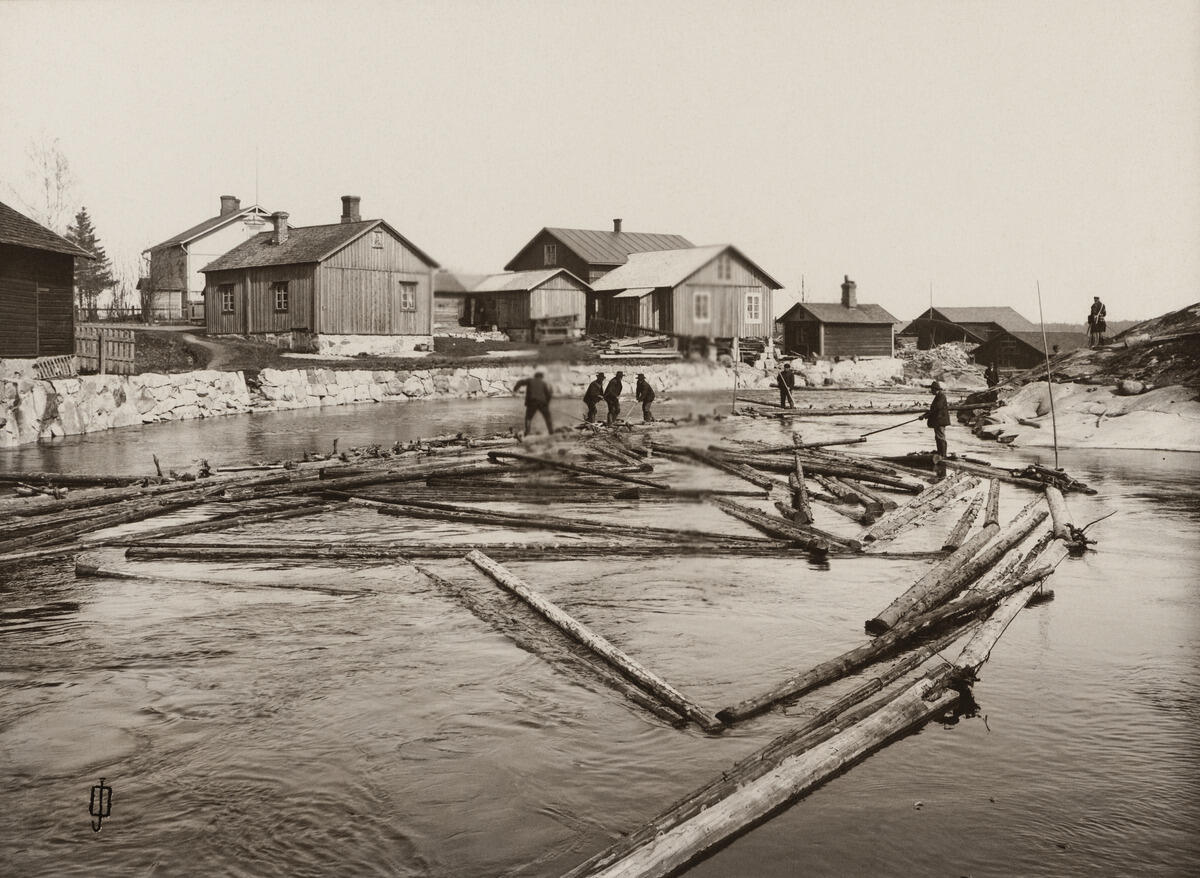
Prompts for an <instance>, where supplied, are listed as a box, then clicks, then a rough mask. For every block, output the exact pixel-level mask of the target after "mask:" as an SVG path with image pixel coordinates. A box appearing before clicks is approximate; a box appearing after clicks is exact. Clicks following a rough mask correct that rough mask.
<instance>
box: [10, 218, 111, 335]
mask: <svg viewBox="0 0 1200 878" xmlns="http://www.w3.org/2000/svg"><path fill="white" fill-rule="evenodd" d="M77 258H83V259H91V258H93V257H92V255H91V254H90V253H88V252H87V251H86V250H83V249H82V248H80V247H77V246H76V245H75V244H72V243H71V242H70V241H68V240H67V239H66V238H64V237H62V236H61V235H59V234H56V233H55V232H52V231H50V229H48V228H46V227H45V226H43V225H41V224H40V223H37V222H34V221H33V220H31V219H30V218H29V217H27V216H25V215H24V214H23V213H20V212H19V211H17V210H14V209H13V208H11V207H9V206H8V205H7V204H4V203H2V202H0V359H17V358H22V359H24V358H30V359H36V358H38V357H57V356H71V355H73V354H74V353H75V260H76V259H77Z"/></svg>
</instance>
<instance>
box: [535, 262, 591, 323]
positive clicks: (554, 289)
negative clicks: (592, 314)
mask: <svg viewBox="0 0 1200 878" xmlns="http://www.w3.org/2000/svg"><path fill="white" fill-rule="evenodd" d="M568 314H573V315H575V318H576V321H575V322H576V325H578V326H583V324H584V321H585V319H586V316H587V292H586V291H585V290H584V289H583V287H582V286H581V285H579V284H577V283H575V282H574V281H572V280H570V279H569V278H566V277H563V276H562V275H561V274H560V275H558V277H553V278H551V279H550V280H548V281H546V282H545V283H544V284H542V285H541V286H539V287H538V288H537V289H535V290H531V291H530V292H529V318H530V319H531V320H540V319H542V318H543V317H565V316H567V315H568Z"/></svg>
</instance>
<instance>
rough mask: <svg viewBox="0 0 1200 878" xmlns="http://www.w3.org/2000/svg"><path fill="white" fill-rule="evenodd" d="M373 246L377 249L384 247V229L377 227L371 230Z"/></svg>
mask: <svg viewBox="0 0 1200 878" xmlns="http://www.w3.org/2000/svg"><path fill="white" fill-rule="evenodd" d="M371 246H372V247H374V248H375V249H376V250H382V249H383V229H376V230H375V231H373V232H371Z"/></svg>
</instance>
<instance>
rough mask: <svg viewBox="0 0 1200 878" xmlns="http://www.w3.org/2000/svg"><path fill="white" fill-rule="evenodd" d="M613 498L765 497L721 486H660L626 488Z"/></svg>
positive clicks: (762, 493)
mask: <svg viewBox="0 0 1200 878" xmlns="http://www.w3.org/2000/svg"><path fill="white" fill-rule="evenodd" d="M611 496H612V498H613V499H614V500H686V501H691V502H696V503H699V502H702V501H704V500H707V499H708V498H709V497H757V498H759V499H761V500H765V499H767V496H768V492H766V491H738V490H728V489H723V488H662V489H656V490H654V491H645V490H643V489H641V488H626V489H624V490H622V491H618V492H617V493H615V494H612V495H611Z"/></svg>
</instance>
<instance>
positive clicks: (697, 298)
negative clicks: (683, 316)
mask: <svg viewBox="0 0 1200 878" xmlns="http://www.w3.org/2000/svg"><path fill="white" fill-rule="evenodd" d="M692 318H693V319H694V320H695V321H696V322H697V323H708V322H709V321H710V320H712V294H711V293H709V291H708V290H696V293H695V295H694V296H693V298H692Z"/></svg>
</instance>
